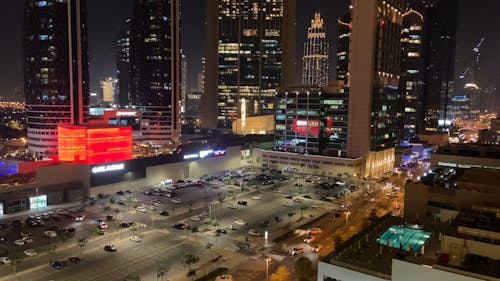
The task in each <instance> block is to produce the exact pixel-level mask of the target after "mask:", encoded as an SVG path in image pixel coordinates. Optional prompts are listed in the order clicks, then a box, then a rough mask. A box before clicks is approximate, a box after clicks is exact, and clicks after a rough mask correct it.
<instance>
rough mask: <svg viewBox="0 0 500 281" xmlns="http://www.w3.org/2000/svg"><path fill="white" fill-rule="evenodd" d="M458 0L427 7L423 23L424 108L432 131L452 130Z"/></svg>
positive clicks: (427, 128)
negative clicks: (451, 103) (450, 128)
mask: <svg viewBox="0 0 500 281" xmlns="http://www.w3.org/2000/svg"><path fill="white" fill-rule="evenodd" d="M458 5H459V3H458V1H455V0H439V1H436V3H434V4H428V5H427V6H426V7H425V13H424V19H425V21H424V25H423V31H424V34H423V42H424V46H423V50H424V66H425V71H424V85H423V102H424V104H423V108H424V114H425V115H426V117H427V119H426V124H425V128H426V130H428V131H434V130H438V131H449V127H450V125H451V122H452V117H451V115H450V113H449V111H448V109H449V107H448V104H449V102H450V100H451V95H452V94H453V91H454V88H453V87H454V75H455V47H456V37H457V25H458Z"/></svg>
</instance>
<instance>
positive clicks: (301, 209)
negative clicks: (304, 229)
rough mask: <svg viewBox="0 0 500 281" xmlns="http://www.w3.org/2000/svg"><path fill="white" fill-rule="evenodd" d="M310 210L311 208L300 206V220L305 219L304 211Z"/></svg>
mask: <svg viewBox="0 0 500 281" xmlns="http://www.w3.org/2000/svg"><path fill="white" fill-rule="evenodd" d="M308 208H309V206H307V205H302V206H300V218H303V217H304V211H305V210H307V209H308Z"/></svg>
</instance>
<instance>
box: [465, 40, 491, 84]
mask: <svg viewBox="0 0 500 281" xmlns="http://www.w3.org/2000/svg"><path fill="white" fill-rule="evenodd" d="M485 40H486V37H482V38H481V40H479V42H478V43H477V44H476V46H475V47H474V48H472V54H473V57H474V61H473V62H472V63H471V64H470V65H469V66H468V67H467V68H466V69H465V71H464V72H463V73H462V75H460V76H459V78H460V79H465V76H466V75H467V74H469V77H470V81H469V82H471V83H472V82H475V81H474V78H475V77H474V75H475V74H477V73H474V72H475V71H477V70H478V69H479V60H480V58H481V46H482V45H483V43H484V41H485Z"/></svg>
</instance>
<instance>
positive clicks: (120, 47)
mask: <svg viewBox="0 0 500 281" xmlns="http://www.w3.org/2000/svg"><path fill="white" fill-rule="evenodd" d="M116 77H117V79H118V91H117V94H118V96H117V97H115V101H117V103H118V105H120V106H121V107H125V106H128V105H129V104H130V19H127V20H126V21H125V22H124V23H123V24H122V25H121V26H120V27H119V28H118V40H117V52H116Z"/></svg>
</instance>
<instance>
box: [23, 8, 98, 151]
mask: <svg viewBox="0 0 500 281" xmlns="http://www.w3.org/2000/svg"><path fill="white" fill-rule="evenodd" d="M23 48H24V54H23V58H24V89H25V97H26V119H27V128H28V149H29V150H30V151H31V152H33V153H36V154H39V155H56V154H57V125H59V124H75V125H78V124H82V123H84V122H85V121H86V119H87V116H88V103H89V85H88V80H89V79H88V77H89V72H88V55H87V25H86V1H85V0H73V1H59V0H46V1H35V0H28V1H26V5H25V11H24V35H23Z"/></svg>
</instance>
